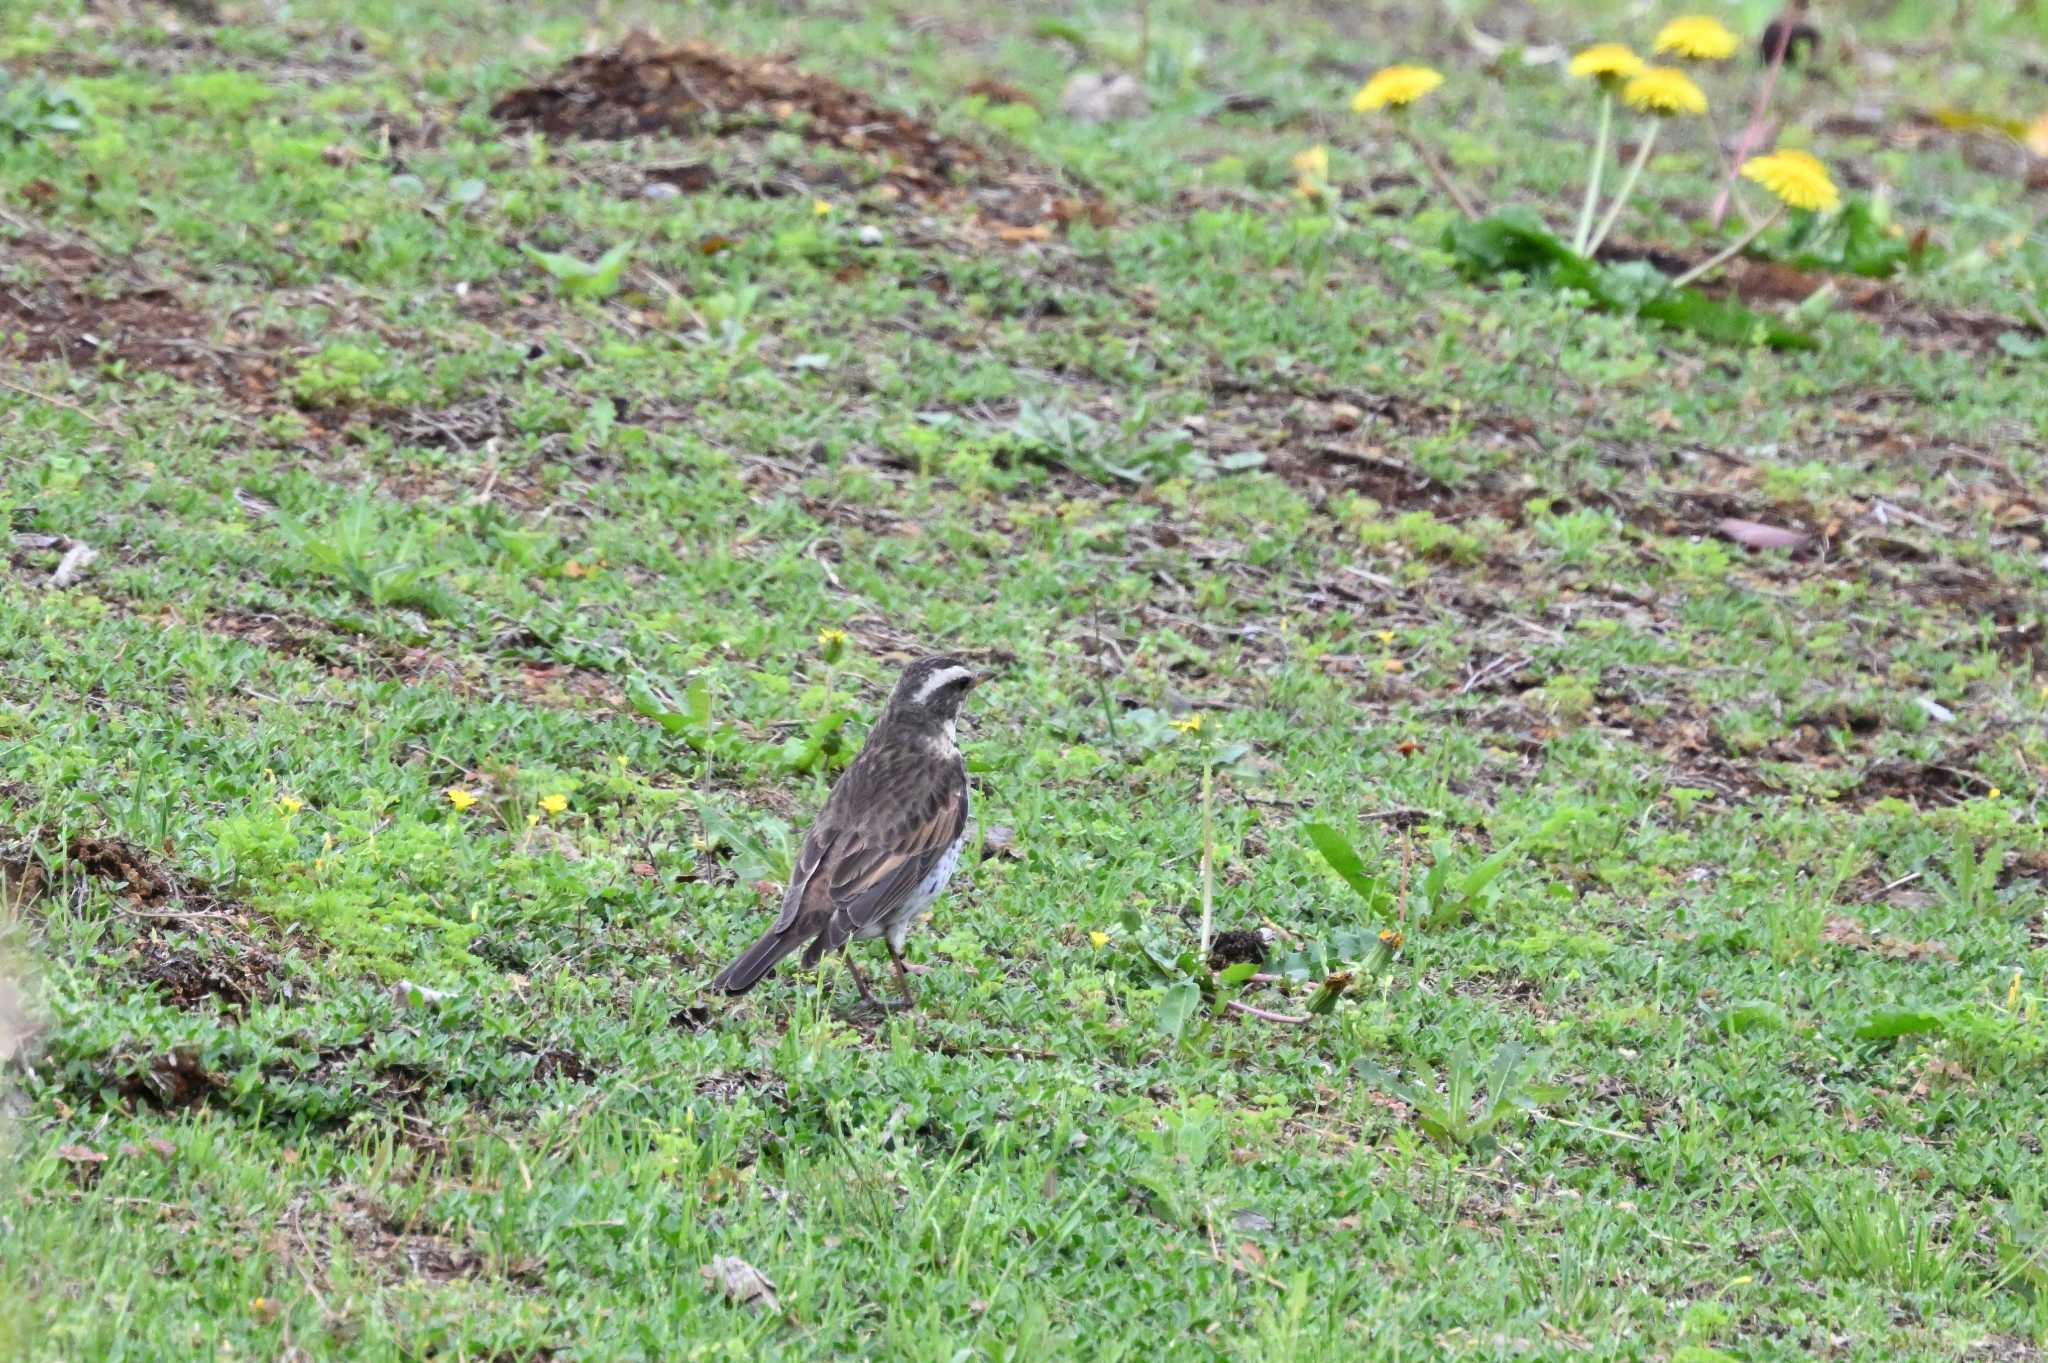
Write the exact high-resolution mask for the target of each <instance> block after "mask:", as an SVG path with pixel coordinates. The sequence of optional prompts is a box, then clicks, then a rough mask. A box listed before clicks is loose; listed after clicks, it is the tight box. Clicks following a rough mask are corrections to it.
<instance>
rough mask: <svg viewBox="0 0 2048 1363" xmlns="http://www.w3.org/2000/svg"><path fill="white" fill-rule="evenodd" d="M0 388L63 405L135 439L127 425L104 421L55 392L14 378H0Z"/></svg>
mask: <svg viewBox="0 0 2048 1363" xmlns="http://www.w3.org/2000/svg"><path fill="white" fill-rule="evenodd" d="M0 388H6V389H9V390H11V391H13V392H16V393H19V394H21V395H22V396H23V397H25V398H34V399H35V400H36V401H38V402H47V403H49V404H50V405H51V406H52V407H62V408H63V409H64V410H65V411H67V412H76V413H77V414H78V415H79V416H80V417H82V418H84V419H85V420H86V421H88V422H90V423H92V424H93V425H95V426H97V427H99V428H100V429H101V430H103V431H106V432H108V433H110V434H113V435H118V436H120V437H122V438H123V439H124V440H132V439H134V436H132V435H130V434H129V432H128V431H127V429H126V428H125V427H121V426H117V425H115V424H114V423H113V422H110V421H102V420H101V419H100V418H98V417H96V416H94V415H93V414H92V413H91V412H88V411H86V410H85V408H83V407H81V406H79V405H78V404H77V403H75V402H73V401H71V400H70V399H69V398H60V397H58V396H57V395H56V394H55V393H45V392H42V391H41V390H39V389H35V388H29V387H27V386H25V385H23V384H19V383H16V382H14V381H13V380H12V379H5V378H0Z"/></svg>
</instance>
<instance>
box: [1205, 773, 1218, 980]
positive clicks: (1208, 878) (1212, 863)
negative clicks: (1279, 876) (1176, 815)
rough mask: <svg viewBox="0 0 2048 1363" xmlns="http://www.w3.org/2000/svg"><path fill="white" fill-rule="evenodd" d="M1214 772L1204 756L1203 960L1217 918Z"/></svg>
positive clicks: (1207, 953)
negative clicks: (1213, 804)
mask: <svg viewBox="0 0 2048 1363" xmlns="http://www.w3.org/2000/svg"><path fill="white" fill-rule="evenodd" d="M1213 770H1214V768H1213V766H1212V765H1211V763H1210V761H1209V754H1208V753H1207V752H1206V751H1204V752H1203V754H1202V952H1201V959H1202V960H1204V961H1206V960H1208V959H1209V928H1210V925H1211V924H1212V923H1213V922H1214V921H1215V917H1216V855H1215V849H1216V839H1215V837H1214V829H1215V822H1214V820H1213V819H1212V818H1211V817H1210V811H1211V808H1212V803H1211V801H1210V798H1209V793H1210V787H1211V775H1210V774H1211V772H1212V771H1213Z"/></svg>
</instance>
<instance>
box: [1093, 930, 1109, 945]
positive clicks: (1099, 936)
mask: <svg viewBox="0 0 2048 1363" xmlns="http://www.w3.org/2000/svg"><path fill="white" fill-rule="evenodd" d="M1088 940H1089V941H1091V942H1093V943H1094V944H1095V945H1096V946H1099V947H1106V946H1108V945H1109V934H1108V933H1106V932H1102V931H1100V930H1097V931H1095V932H1091V933H1089V934H1088Z"/></svg>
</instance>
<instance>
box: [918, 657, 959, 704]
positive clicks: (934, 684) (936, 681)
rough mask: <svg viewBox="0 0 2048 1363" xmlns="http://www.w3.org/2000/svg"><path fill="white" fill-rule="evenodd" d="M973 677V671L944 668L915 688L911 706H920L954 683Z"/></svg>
mask: <svg viewBox="0 0 2048 1363" xmlns="http://www.w3.org/2000/svg"><path fill="white" fill-rule="evenodd" d="M973 675H974V672H973V669H971V668H965V667H957V666H956V667H946V668H941V669H940V670H939V671H937V672H934V673H932V674H931V675H930V676H929V677H926V678H925V679H924V685H923V686H920V687H918V688H917V694H916V695H914V696H912V697H911V698H910V703H911V704H912V705H922V704H924V703H925V702H926V701H928V700H930V699H931V698H932V697H933V696H935V695H937V694H938V693H939V692H940V691H942V690H944V689H945V688H946V687H948V686H951V685H952V684H953V683H954V682H958V681H966V680H967V679H968V678H970V677H972V676H973Z"/></svg>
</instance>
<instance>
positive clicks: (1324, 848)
mask: <svg viewBox="0 0 2048 1363" xmlns="http://www.w3.org/2000/svg"><path fill="white" fill-rule="evenodd" d="M1303 831H1304V832H1306V833H1307V834H1308V840H1309V841H1310V842H1312V843H1314V844H1315V849H1316V851H1318V852H1320V853H1322V856H1323V860H1324V861H1326V862H1328V863H1329V864H1330V869H1331V870H1333V871H1335V872H1336V873H1337V874H1338V875H1339V876H1341V877H1342V878H1343V880H1344V883H1345V884H1346V885H1349V886H1350V887H1351V888H1352V889H1353V890H1356V891H1357V892H1358V896H1359V898H1361V899H1363V900H1364V901H1365V906H1366V909H1367V910H1368V911H1369V912H1372V913H1376V914H1378V913H1384V912H1385V911H1386V901H1387V890H1386V887H1385V886H1384V885H1382V884H1381V883H1380V882H1379V881H1378V880H1377V879H1376V878H1374V876H1373V875H1372V873H1371V872H1369V871H1367V870H1366V869H1365V863H1364V862H1363V861H1360V860H1359V858H1358V853H1357V851H1356V850H1355V849H1354V848H1353V847H1352V846H1351V843H1350V841H1349V840H1348V839H1346V838H1345V836H1344V835H1343V834H1342V833H1339V832H1338V831H1337V830H1336V829H1334V828H1332V827H1330V825H1328V824H1326V823H1312V824H1308V825H1305V827H1304V829H1303Z"/></svg>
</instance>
